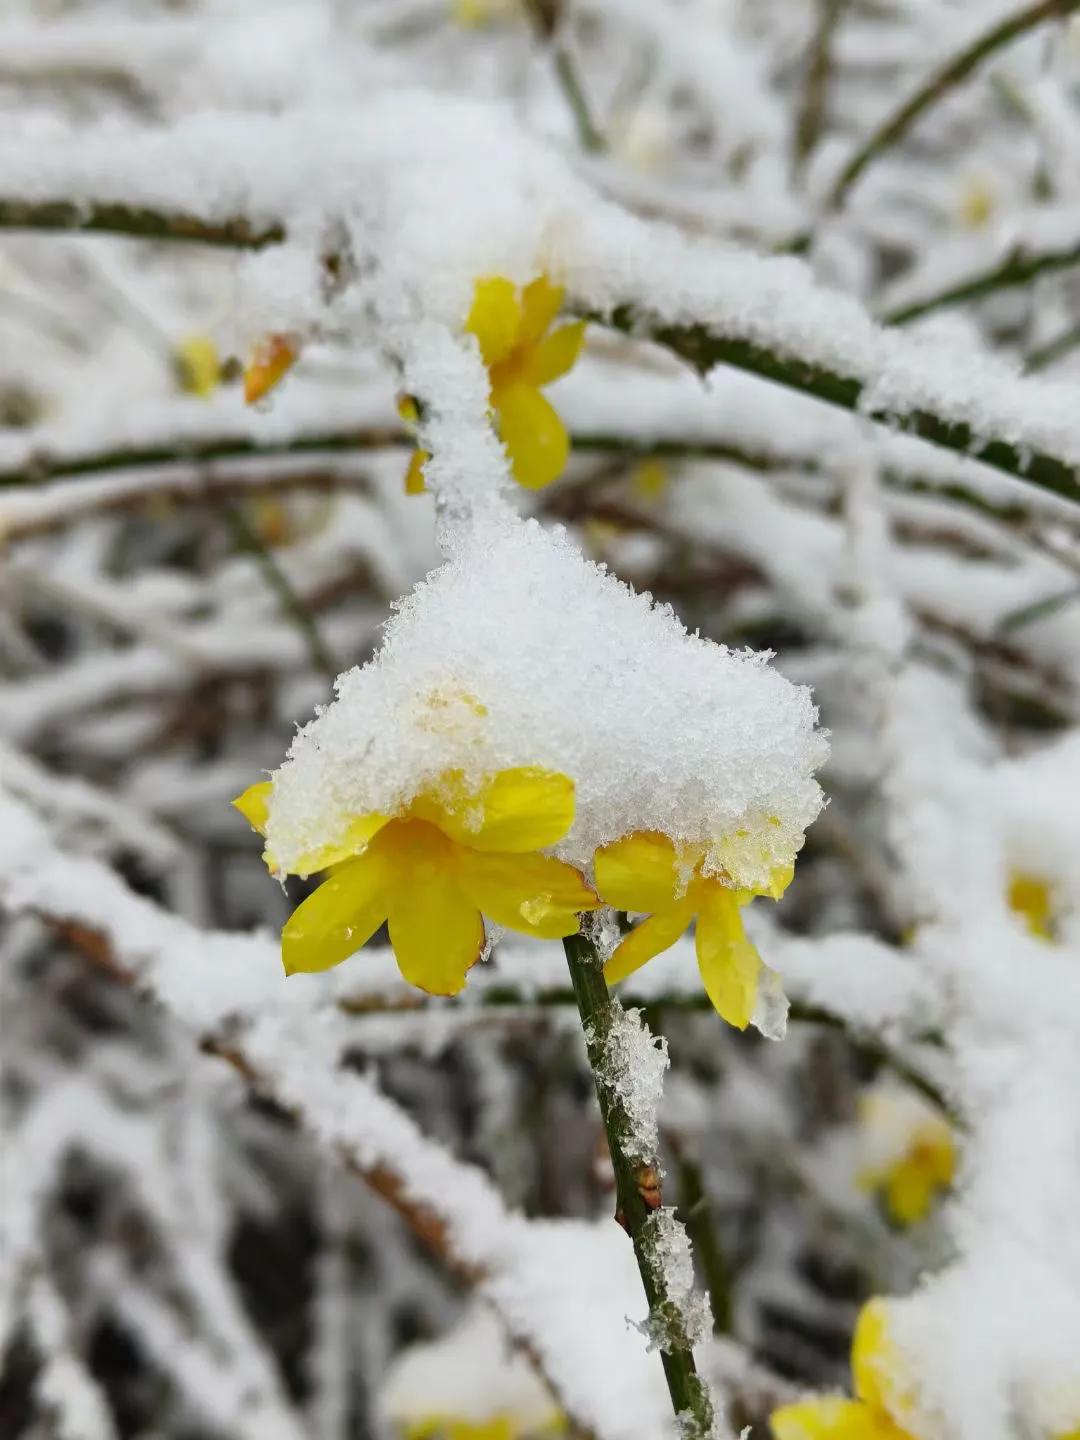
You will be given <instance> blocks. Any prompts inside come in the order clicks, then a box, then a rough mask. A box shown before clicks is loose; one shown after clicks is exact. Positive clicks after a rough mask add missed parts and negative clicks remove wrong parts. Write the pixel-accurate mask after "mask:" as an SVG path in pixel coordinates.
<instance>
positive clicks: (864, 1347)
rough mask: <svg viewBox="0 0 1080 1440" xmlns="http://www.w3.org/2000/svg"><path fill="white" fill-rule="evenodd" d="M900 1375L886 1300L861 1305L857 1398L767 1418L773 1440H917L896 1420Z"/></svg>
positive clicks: (802, 1404) (833, 1398) (854, 1349)
mask: <svg viewBox="0 0 1080 1440" xmlns="http://www.w3.org/2000/svg"><path fill="white" fill-rule="evenodd" d="M896 1371H897V1364H896V1352H895V1350H894V1348H893V1345H892V1342H891V1341H890V1339H889V1335H888V1315H887V1311H886V1308H885V1303H884V1301H882V1300H870V1301H868V1302H867V1304H866V1305H864V1306H863V1308H862V1311H861V1312H860V1314H859V1319H858V1321H857V1323H856V1325H855V1334H854V1336H853V1337H852V1341H851V1374H852V1380H853V1381H854V1385H855V1399H854V1400H848V1399H847V1398H845V1397H844V1396H842V1395H822V1396H819V1397H818V1398H817V1399H813V1400H801V1401H798V1402H797V1403H796V1404H794V1405H782V1406H781V1407H780V1409H778V1410H774V1411H773V1413H772V1415H771V1416H770V1417H769V1423H770V1425H771V1426H772V1432H773V1435H774V1436H775V1440H915V1436H914V1435H913V1434H912V1432H911V1431H910V1430H906V1429H904V1428H903V1427H902V1426H901V1425H898V1424H897V1422H896V1421H895V1420H894V1419H893V1417H892V1414H891V1413H890V1407H889V1400H890V1399H892V1389H891V1387H890V1385H889V1383H888V1382H889V1380H890V1377H894V1376H895V1375H896Z"/></svg>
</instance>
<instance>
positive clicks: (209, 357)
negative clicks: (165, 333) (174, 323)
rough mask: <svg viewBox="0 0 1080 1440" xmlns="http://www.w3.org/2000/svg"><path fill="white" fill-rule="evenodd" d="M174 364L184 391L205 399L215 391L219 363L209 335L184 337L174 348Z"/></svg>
mask: <svg viewBox="0 0 1080 1440" xmlns="http://www.w3.org/2000/svg"><path fill="white" fill-rule="evenodd" d="M176 363H177V365H178V366H179V369H180V378H181V383H182V385H183V387H184V389H185V390H189V391H190V392H191V393H192V394H193V395H199V396H201V397H202V398H203V399H205V398H206V397H207V396H208V395H212V394H213V393H214V391H215V390H216V389H217V386H218V382H219V380H220V379H221V361H220V359H219V358H218V352H217V346H216V345H215V344H214V342H213V340H211V338H210V336H209V335H185V337H184V338H183V340H181V341H180V343H179V345H177V347H176Z"/></svg>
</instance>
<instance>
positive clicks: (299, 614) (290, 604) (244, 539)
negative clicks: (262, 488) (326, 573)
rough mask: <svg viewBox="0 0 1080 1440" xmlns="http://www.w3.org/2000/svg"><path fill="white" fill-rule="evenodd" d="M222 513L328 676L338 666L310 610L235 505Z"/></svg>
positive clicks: (319, 666) (241, 547) (239, 542)
mask: <svg viewBox="0 0 1080 1440" xmlns="http://www.w3.org/2000/svg"><path fill="white" fill-rule="evenodd" d="M224 513H225V517H226V519H227V520H228V522H229V525H230V528H231V529H232V532H233V538H234V539H235V541H236V545H237V548H238V549H239V550H243V551H246V552H247V554H249V555H250V556H251V558H252V559H253V560H254V561H255V563H256V565H258V567H259V569H260V570H261V571H262V573H263V578H264V579H265V580H266V583H267V585H268V586H269V588H270V589H271V590H272V591H273V592H274V594H275V595H276V596H277V598H278V601H279V602H280V604H281V609H282V613H283V614H284V615H285V617H286V618H287V619H289V620H291V621H292V622H293V624H294V625H295V626H296V628H297V630H299V632H300V635H301V637H302V638H303V641H304V644H305V645H306V646H307V650H308V655H309V656H310V657H311V662H312V664H313V665H314V666H315V668H316V669H317V670H321V671H322V672H323V674H324V675H326V676H327V677H328V678H329V679H331V680H332V679H333V678H334V676H335V675H336V674H337V673H338V670H339V668H340V667H339V665H338V663H337V661H336V660H335V659H334V657H333V655H331V653H330V651H329V650H328V649H327V647H326V642H325V641H324V640H323V638H322V636H321V635H320V633H319V627H318V626H317V625H316V624H315V619H314V617H313V616H312V614H311V611H310V610H309V609H308V608H307V606H306V605H305V604H304V602H303V600H302V599H301V597H300V596H299V595H298V594H297V593H296V591H295V590H294V589H293V587H292V584H291V582H290V581H289V577H288V576H287V575H286V574H285V572H284V570H282V568H281V566H280V565H279V564H278V563H277V561H276V560H275V559H274V557H273V555H271V553H270V551H269V549H268V548H267V547H266V546H265V545H264V544H263V542H262V541H261V540H260V539H259V537H258V535H256V533H255V531H254V530H252V528H251V526H250V525H249V524H248V522H247V520H246V518H245V517H244V513H243V511H242V510H241V509H240V508H239V506H236V505H225V506H224Z"/></svg>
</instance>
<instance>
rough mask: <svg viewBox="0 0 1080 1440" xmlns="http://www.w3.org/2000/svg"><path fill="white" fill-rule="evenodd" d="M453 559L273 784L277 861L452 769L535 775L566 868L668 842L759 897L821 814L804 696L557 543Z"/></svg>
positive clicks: (489, 532) (474, 550) (512, 542)
mask: <svg viewBox="0 0 1080 1440" xmlns="http://www.w3.org/2000/svg"><path fill="white" fill-rule="evenodd" d="M457 543H458V549H457V551H456V553H455V554H454V556H453V558H452V559H451V560H450V561H449V562H448V563H447V564H446V565H445V566H444V567H443V568H442V569H441V570H438V571H436V572H435V573H434V574H433V575H432V576H430V577H429V578H428V579H427V580H426V581H425V582H424V584H423V585H421V586H420V587H418V588H417V590H416V591H414V593H413V595H412V596H411V597H409V598H408V599H407V600H405V601H403V602H402V603H401V605H400V607H399V609H398V613H397V615H396V616H395V617H394V619H393V621H392V622H391V623H390V624H389V626H388V627H387V632H386V638H385V641H384V644H383V648H382V650H381V651H380V653H379V654H378V656H377V657H376V659H375V660H374V661H373V662H372V663H371V664H369V665H368V666H365V667H364V668H362V669H359V670H354V671H352V672H351V673H349V674H348V675H346V676H343V677H341V678H340V679H339V682H338V692H337V699H336V701H335V703H334V704H333V705H332V706H330V707H329V708H328V709H326V710H325V711H323V712H322V713H321V714H320V715H319V716H318V717H317V718H316V719H315V720H314V721H313V722H312V723H311V724H310V725H309V726H308V727H307V728H306V729H304V730H303V731H302V732H301V733H300V735H299V736H298V737H297V739H296V740H295V741H294V743H293V746H292V749H291V751H290V755H289V759H288V761H287V763H286V764H285V766H283V767H282V769H281V770H279V771H277V772H276V773H275V777H274V789H273V794H272V797H271V800H270V819H269V826H268V831H267V839H268V846H269V849H270V850H271V851H272V852H273V853H274V856H275V858H276V862H277V863H278V864H279V865H280V866H281V867H282V868H283V869H285V870H288V869H289V868H290V865H291V863H292V862H293V861H294V860H295V859H296V858H297V857H299V856H301V855H302V854H303V853H304V852H305V851H309V850H311V849H312V848H313V847H314V846H317V845H322V844H326V843H329V842H331V841H332V840H333V839H334V838H335V836H336V835H337V834H340V833H341V832H342V831H343V830H344V829H345V826H346V825H347V823H348V821H349V819H350V818H351V817H352V816H354V815H358V814H366V813H371V812H378V813H384V814H391V813H393V812H394V811H395V810H396V809H398V808H399V807H402V806H403V805H404V804H405V803H406V802H407V801H408V800H409V799H410V798H411V797H412V796H413V795H415V794H416V793H417V792H418V791H420V790H422V789H423V788H424V787H425V786H431V785H434V784H436V783H437V781H438V778H439V776H440V775H442V774H443V773H444V772H445V771H447V770H450V769H460V770H462V771H463V772H464V774H465V775H466V777H467V778H468V779H470V780H473V781H477V780H479V779H481V778H482V777H483V776H484V775H486V774H491V773H494V772H496V771H498V770H502V769H506V768H510V767H513V766H528V765H538V766H541V767H543V768H546V769H549V770H554V771H558V772H560V773H562V774H565V775H569V776H570V778H571V779H572V780H573V781H574V784H575V787H576V810H575V819H574V825H573V828H572V829H571V831H570V833H569V835H568V836H567V837H566V839H565V840H564V841H563V842H561V843H560V845H559V846H558V847H557V848H556V853H557V854H558V855H559V856H561V857H562V858H564V859H566V860H568V861H570V862H571V863H573V864H576V865H578V866H588V865H589V863H590V862H591V859H592V856H593V853H594V852H595V850H596V848H597V847H598V846H600V845H602V844H605V843H607V842H609V841H611V840H614V839H617V838H618V837H620V836H622V835H626V834H629V833H631V832H632V831H635V830H660V831H663V832H664V833H666V834H669V835H671V836H672V837H673V838H676V839H680V840H685V841H691V842H703V843H704V844H706V845H707V846H709V847H710V859H709V863H711V864H712V865H714V866H718V865H723V866H724V867H725V868H726V869H727V870H728V872H729V873H730V874H731V875H732V876H733V878H734V879H735V880H736V883H738V884H741V885H748V886H752V887H764V886H765V885H767V883H768V877H769V873H770V871H771V870H772V869H773V868H774V867H775V866H777V865H781V864H784V863H785V862H788V861H790V860H791V858H792V857H793V856H794V854H795V852H796V851H797V850H798V849H799V847H800V845H801V843H802V835H803V831H804V830H805V827H806V826H807V825H808V824H809V823H810V822H811V820H812V819H813V818H814V816H815V815H816V814H817V811H818V808H819V806H820V792H819V790H818V787H817V785H816V783H815V781H814V779H813V770H814V768H815V767H816V766H817V765H818V764H819V763H820V762H821V760H822V759H823V756H824V749H825V746H824V741H823V739H822V738H821V737H820V735H818V734H817V733H816V732H815V730H814V718H815V712H814V708H813V705H812V703H811V701H810V697H809V695H808V693H807V692H806V691H805V690H800V689H796V688H794V687H792V686H790V685H789V684H788V683H787V682H786V681H784V680H782V679H781V678H780V677H779V676H778V675H776V674H775V673H774V672H772V671H770V670H769V669H768V668H767V667H766V665H765V664H764V663H763V661H764V658H765V657H763V656H753V655H750V654H736V653H731V652H729V651H727V650H725V649H724V648H722V647H719V646H716V645H713V644H710V643H709V642H708V641H705V640H703V639H701V638H699V637H697V636H693V635H689V634H687V632H686V631H685V629H684V628H683V627H682V625H681V624H680V623H679V622H678V620H677V619H676V618H675V616H674V615H673V614H672V613H671V612H670V610H666V609H663V608H661V607H657V606H654V605H653V604H652V602H651V600H650V598H649V597H648V596H638V595H635V594H633V593H632V592H631V591H630V590H629V589H628V588H627V587H626V586H625V585H622V584H620V583H619V582H617V581H616V580H615V579H614V578H612V577H610V576H608V575H606V574H604V572H603V571H602V570H601V569H600V568H599V567H597V566H595V565H592V564H590V563H589V562H587V561H585V560H583V559H582V557H581V556H580V554H579V553H578V552H577V551H576V550H575V549H574V548H573V547H572V546H571V544H570V543H569V541H568V540H567V538H566V537H564V536H562V535H560V534H559V533H558V532H550V531H544V530H541V529H540V528H539V527H538V526H536V525H535V524H528V523H527V524H510V523H507V524H505V525H500V526H499V527H498V528H494V527H492V528H487V527H481V528H480V529H479V530H477V531H476V532H475V533H474V534H466V535H465V536H464V537H463V538H461V539H460V540H459V541H458V542H457ZM583 634H588V635H589V636H591V637H592V638H591V639H590V642H589V646H588V648H586V647H584V646H583V645H582V643H581V636H582V635H583ZM540 676H543V677H544V679H543V684H541V685H538V684H537V679H538V677H540ZM438 697H449V698H450V699H452V700H453V699H455V698H457V697H460V699H458V703H456V704H455V705H454V707H453V712H452V716H451V717H450V719H451V720H452V722H453V723H440V724H438V725H436V724H434V723H432V719H431V716H432V706H433V705H434V704H435V703H436V701H437V699H438ZM481 707H482V710H483V713H477V712H478V710H480V708H481ZM658 736H663V737H664V745H663V747H662V748H661V747H658V745H657V737H658ZM739 831H742V832H744V834H743V837H742V838H741V839H737V833H736V832H739ZM746 832H748V834H747V833H746Z"/></svg>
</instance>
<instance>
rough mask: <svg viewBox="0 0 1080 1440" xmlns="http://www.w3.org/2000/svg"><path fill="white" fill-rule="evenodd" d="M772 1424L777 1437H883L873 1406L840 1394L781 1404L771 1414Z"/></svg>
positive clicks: (801, 1439)
mask: <svg viewBox="0 0 1080 1440" xmlns="http://www.w3.org/2000/svg"><path fill="white" fill-rule="evenodd" d="M880 1418H884V1417H880ZM769 1425H770V1427H771V1429H772V1433H773V1435H774V1437H775V1440H883V1431H882V1428H881V1425H880V1423H879V1417H878V1416H877V1415H876V1414H875V1413H874V1411H873V1410H872V1409H871V1408H870V1406H869V1405H864V1404H862V1402H861V1401H859V1400H846V1399H844V1398H843V1397H842V1396H839V1395H822V1396H821V1397H820V1398H819V1399H816V1400H801V1401H799V1402H798V1403H797V1404H795V1405H782V1406H781V1407H780V1409H779V1410H774V1411H773V1412H772V1414H771V1415H770V1416H769Z"/></svg>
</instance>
